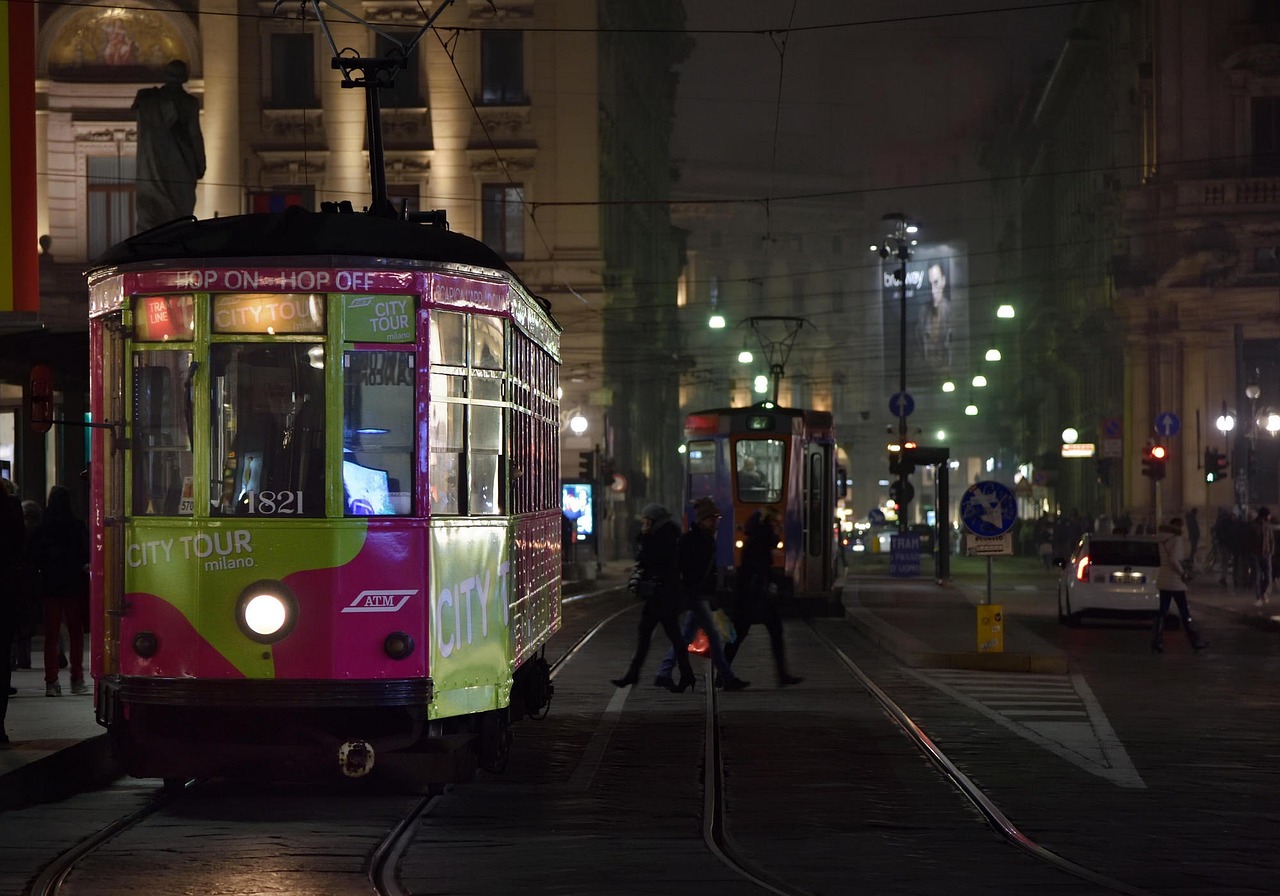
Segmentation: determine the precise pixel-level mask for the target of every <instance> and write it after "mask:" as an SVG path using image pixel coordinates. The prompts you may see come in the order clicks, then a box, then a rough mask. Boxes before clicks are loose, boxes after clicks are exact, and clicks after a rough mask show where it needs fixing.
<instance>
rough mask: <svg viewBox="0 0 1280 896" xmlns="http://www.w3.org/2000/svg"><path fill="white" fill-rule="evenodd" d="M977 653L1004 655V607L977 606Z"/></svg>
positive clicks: (993, 605)
mask: <svg viewBox="0 0 1280 896" xmlns="http://www.w3.org/2000/svg"><path fill="white" fill-rule="evenodd" d="M978 653H1004V607H1003V606H1001V605H1000V604H978Z"/></svg>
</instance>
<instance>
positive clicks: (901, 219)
mask: <svg viewBox="0 0 1280 896" xmlns="http://www.w3.org/2000/svg"><path fill="white" fill-rule="evenodd" d="M881 221H883V222H884V223H885V224H886V225H887V226H888V227H890V228H891V229H890V230H889V232H888V233H886V234H885V237H884V243H883V244H882V245H880V246H879V247H875V246H873V247H872V249H873V250H875V251H877V252H879V254H880V257H881V258H882V259H884V260H886V261H887V260H888V259H889V257H890V256H892V257H894V258H896V259H898V269H897V270H896V271H894V272H893V276H894V278H895V279H896V280H897V281H898V398H897V401H898V444H899V445H904V446H905V445H906V441H907V259H909V258H910V257H911V247H912V245H914V244H915V240H914V239H912V237H911V235H912V234H914V233H915V232H916V231H917V230H918V229H919V228H917V227H916V225H914V224H912V223H910V222H909V221H908V220H907V217H906V215H904V214H902V213H901V212H890V213H889V214H887V215H885V216H883V217H882V218H881ZM910 475H911V474H910V473H909V472H908V471H907V468H906V465H905V464H904V465H902V466H901V467H900V468H899V470H898V491H897V498H896V500H897V503H898V531H899V532H905V531H907V513H906V509H907V505H908V504H909V503H910V491H909V489H910V488H911V485H910V482H909V481H908V480H909V478H910Z"/></svg>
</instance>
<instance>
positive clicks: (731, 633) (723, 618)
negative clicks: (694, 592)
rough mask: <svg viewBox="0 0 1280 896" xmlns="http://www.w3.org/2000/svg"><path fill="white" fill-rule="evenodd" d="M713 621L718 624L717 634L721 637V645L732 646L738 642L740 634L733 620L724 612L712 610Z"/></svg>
mask: <svg viewBox="0 0 1280 896" xmlns="http://www.w3.org/2000/svg"><path fill="white" fill-rule="evenodd" d="M711 620H712V621H713V622H714V623H715V624H716V633H717V634H719V635H720V643H721V644H732V643H733V642H734V641H736V640H738V632H737V630H735V629H734V627H733V620H732V619H730V618H729V614H728V613H726V612H725V611H724V610H712V611H711Z"/></svg>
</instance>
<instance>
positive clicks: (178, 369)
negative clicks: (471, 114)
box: [132, 351, 195, 516]
mask: <svg viewBox="0 0 1280 896" xmlns="http://www.w3.org/2000/svg"><path fill="white" fill-rule="evenodd" d="M194 376H195V365H194V364H193V363H192V358H191V352H182V351H139V352H134V354H133V505H132V506H133V514H134V515H135V516H190V515H191V514H192V513H194V511H195V505H194V499H193V486H192V483H193V481H194V480H193V475H194V474H193V472H192V454H191V436H192V432H191V423H192V416H191V409H192V404H191V402H192V391H191V389H192V379H193V378H194Z"/></svg>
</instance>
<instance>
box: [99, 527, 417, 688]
mask: <svg viewBox="0 0 1280 896" xmlns="http://www.w3.org/2000/svg"><path fill="white" fill-rule="evenodd" d="M419 532H420V530H416V529H406V528H399V527H397V528H391V527H383V528H379V529H377V530H376V531H366V529H365V528H364V527H363V526H359V525H353V526H332V525H316V526H311V525H307V524H305V523H302V522H301V521H296V520H294V521H291V524H290V525H274V526H273V525H271V524H269V523H262V522H257V521H254V522H248V521H246V522H245V523H241V524H234V523H233V524H229V525H227V526H225V527H221V526H219V527H216V528H203V529H197V528H193V527H190V526H174V525H164V524H159V523H158V524H145V525H135V526H133V527H132V528H131V532H130V536H129V541H128V544H127V546H126V549H125V592H126V599H125V600H126V610H125V613H124V614H123V616H122V618H121V621H120V625H121V640H122V642H123V643H126V644H127V643H130V642H131V641H132V640H133V638H134V637H135V636H136V635H137V634H139V633H141V632H160V633H162V638H161V642H162V644H161V649H160V650H159V651H157V652H156V654H155V656H153V657H150V658H147V659H143V658H141V657H138V656H136V655H135V654H134V653H132V652H131V651H124V652H123V653H122V657H121V670H120V671H121V673H122V674H124V675H148V676H156V677H191V676H194V677H203V678H255V679H272V678H276V679H279V678H333V677H335V676H337V677H350V678H377V677H388V676H393V677H400V678H408V677H416V676H421V675H425V674H426V672H427V670H426V656H425V655H424V652H422V651H418V652H416V653H415V654H414V655H411V656H410V657H408V658H406V659H404V660H399V661H397V660H392V659H391V658H389V657H388V656H387V655H386V653H385V652H384V651H383V650H382V643H383V639H384V638H385V637H386V636H387V634H388V633H390V632H392V631H402V632H405V633H408V634H410V635H411V636H412V637H413V638H414V640H415V641H417V642H418V643H422V641H423V640H424V639H425V634H426V603H425V589H424V588H423V581H422V579H423V576H422V571H423V570H424V569H425V567H426V563H425V558H423V557H422V549H421V547H420V544H421V538H420V535H419ZM299 558H306V560H305V561H300V559H299ZM304 562H305V565H303V563H304ZM262 583H276V584H278V585H282V586H283V588H284V589H286V591H287V593H288V594H290V595H291V596H292V598H293V600H294V602H295V607H294V610H295V613H296V616H295V618H294V619H293V620H292V621H291V627H290V629H289V631H288V633H287V634H286V635H285V636H283V637H282V638H281V639H279V640H278V641H276V642H274V643H267V644H264V643H261V642H259V641H255V640H253V639H251V638H249V637H247V636H246V633H245V632H244V631H243V630H242V629H241V628H240V622H239V618H238V613H237V604H238V601H239V600H240V598H241V596H242V595H243V594H245V593H246V590H249V586H251V585H261V584H262Z"/></svg>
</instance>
